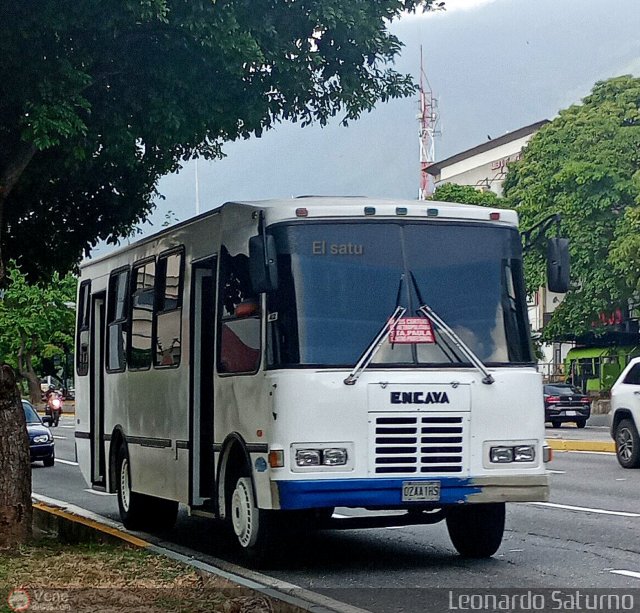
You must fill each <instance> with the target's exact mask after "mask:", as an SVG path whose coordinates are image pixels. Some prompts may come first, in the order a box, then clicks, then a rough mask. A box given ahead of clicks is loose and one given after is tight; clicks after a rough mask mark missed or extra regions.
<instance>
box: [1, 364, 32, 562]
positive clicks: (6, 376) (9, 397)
mask: <svg viewBox="0 0 640 613" xmlns="http://www.w3.org/2000/svg"><path fill="white" fill-rule="evenodd" d="M31 520H32V509H31V461H30V458H29V437H28V435H27V426H26V423H25V418H24V412H23V410H22V403H21V402H20V393H19V391H18V388H17V386H16V377H15V374H14V372H13V370H12V369H11V367H10V366H8V365H6V364H2V365H1V366H0V549H7V548H9V549H13V548H15V547H16V546H17V545H19V544H21V543H24V542H25V541H26V540H27V539H28V538H29V537H30V536H31Z"/></svg>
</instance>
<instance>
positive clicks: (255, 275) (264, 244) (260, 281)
mask: <svg viewBox="0 0 640 613" xmlns="http://www.w3.org/2000/svg"><path fill="white" fill-rule="evenodd" d="M249 275H250V276H251V285H252V286H253V291H254V292H256V294H260V293H262V292H273V291H275V290H276V289H278V268H277V255H276V243H275V240H274V239H273V236H271V235H270V234H265V235H262V236H252V237H251V238H250V239H249Z"/></svg>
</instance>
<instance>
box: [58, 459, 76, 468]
mask: <svg viewBox="0 0 640 613" xmlns="http://www.w3.org/2000/svg"><path fill="white" fill-rule="evenodd" d="M56 462H61V463H62V464H70V465H71V466H78V463H77V462H72V461H71V460H61V459H60V458H56Z"/></svg>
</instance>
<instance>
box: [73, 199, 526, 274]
mask: <svg viewBox="0 0 640 613" xmlns="http://www.w3.org/2000/svg"><path fill="white" fill-rule="evenodd" d="M229 207H243V208H244V207H248V208H253V209H255V210H262V211H264V214H265V221H266V224H267V225H270V224H273V223H278V222H283V221H293V220H297V219H298V220H299V219H301V218H304V219H330V218H332V219H340V218H347V217H348V218H352V219H365V218H366V219H389V218H398V217H402V218H411V219H429V220H434V221H435V220H466V221H491V222H493V223H502V224H506V225H511V226H516V227H517V225H518V214H517V213H516V212H515V211H513V210H510V209H499V208H490V207H485V206H478V205H470V204H460V203H457V202H443V201H436V200H403V199H379V198H367V197H364V196H337V197H335V196H297V197H293V198H279V199H271V200H255V201H230V202H225V203H224V204H222V205H220V206H218V207H216V208H214V209H211V210H210V211H207V212H205V213H202V214H201V215H198V216H196V217H191V218H190V219H186V220H184V221H182V222H180V223H177V224H175V225H173V226H169V227H167V228H164V229H162V230H160V231H159V232H156V233H155V234H152V235H150V236H146V237H144V238H141V239H140V240H138V241H136V242H135V243H131V244H130V245H126V246H123V247H121V248H119V249H116V250H114V251H112V252H110V253H108V254H105V255H103V256H100V257H98V258H96V259H85V260H84V262H83V263H82V265H81V268H84V267H85V266H90V265H91V264H94V263H96V262H99V261H101V260H104V259H107V258H110V257H112V256H113V255H115V254H119V253H122V252H124V251H128V250H130V249H135V248H137V247H140V246H141V245H144V244H145V243H148V242H152V241H154V240H157V239H158V238H161V237H163V236H167V235H170V234H171V233H172V232H174V231H176V230H177V229H179V228H183V227H186V226H189V225H191V224H195V223H198V222H199V221H200V220H203V219H207V218H209V217H213V216H215V215H218V214H220V213H221V212H222V211H223V210H224V209H226V208H229Z"/></svg>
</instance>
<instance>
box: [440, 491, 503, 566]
mask: <svg viewBox="0 0 640 613" xmlns="http://www.w3.org/2000/svg"><path fill="white" fill-rule="evenodd" d="M504 518H505V504H504V502H498V503H490V504H469V505H463V506H459V507H453V508H451V509H449V511H448V512H447V529H448V531H449V537H450V538H451V542H452V543H453V546H454V547H455V548H456V551H457V552H458V553H459V554H460V555H462V556H465V557H467V558H490V557H491V556H492V555H493V554H494V553H495V552H496V551H498V548H499V547H500V544H501V543H502V536H503V534H504Z"/></svg>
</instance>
